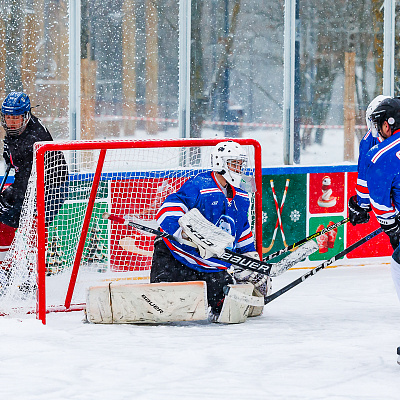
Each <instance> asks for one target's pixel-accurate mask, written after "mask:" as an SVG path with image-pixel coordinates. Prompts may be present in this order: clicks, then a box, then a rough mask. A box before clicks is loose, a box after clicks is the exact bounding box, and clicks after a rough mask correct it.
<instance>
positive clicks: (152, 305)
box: [142, 294, 164, 314]
mask: <svg viewBox="0 0 400 400" xmlns="http://www.w3.org/2000/svg"><path fill="white" fill-rule="evenodd" d="M142 298H143V299H144V300H145V301H146V302H147V303H149V305H150V306H151V307H153V308H154V309H155V310H156V311H158V312H159V313H160V314H162V313H163V312H164V311H163V310H161V308H160V307H158V305H157V304H155V303H153V302H152V301H151V300H150V299H149V298H148V297H147V296H146V295H145V294H142Z"/></svg>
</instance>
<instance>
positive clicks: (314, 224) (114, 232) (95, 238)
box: [7, 165, 392, 271]
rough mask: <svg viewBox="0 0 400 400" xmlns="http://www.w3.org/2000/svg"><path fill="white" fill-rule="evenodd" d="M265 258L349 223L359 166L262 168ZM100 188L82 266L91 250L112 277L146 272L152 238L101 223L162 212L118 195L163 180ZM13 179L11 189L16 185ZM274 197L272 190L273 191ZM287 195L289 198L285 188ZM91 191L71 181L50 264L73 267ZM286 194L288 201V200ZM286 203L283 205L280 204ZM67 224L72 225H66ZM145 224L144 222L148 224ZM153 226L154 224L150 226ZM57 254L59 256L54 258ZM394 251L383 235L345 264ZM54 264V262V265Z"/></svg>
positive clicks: (52, 238) (150, 175) (371, 226)
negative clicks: (325, 193) (129, 247)
mask: <svg viewBox="0 0 400 400" xmlns="http://www.w3.org/2000/svg"><path fill="white" fill-rule="evenodd" d="M262 174H263V177H262V179H263V206H262V207H263V216H262V217H263V218H262V221H263V224H262V231H263V252H264V255H268V254H269V253H271V252H274V251H277V250H279V249H281V248H283V247H284V246H285V245H290V244H292V243H294V242H296V241H299V240H301V239H303V238H304V237H306V236H308V235H311V234H312V233H314V232H316V231H317V229H318V227H320V226H321V225H322V226H323V227H326V226H327V225H328V224H329V223H330V222H333V223H336V222H338V221H340V220H342V219H344V218H346V217H347V203H348V199H349V198H350V197H351V196H353V195H354V194H355V185H356V180H357V167H356V165H346V166H318V167H293V166H287V167H286V166H283V167H273V168H263V170H262ZM326 176H329V178H330V181H331V186H330V188H331V190H332V195H331V197H333V198H335V200H334V201H332V202H331V203H330V204H328V205H329V206H325V207H322V206H321V203H320V201H319V200H320V198H321V195H322V180H323V179H324V178H325V177H326ZM103 178H104V180H102V181H101V182H100V186H99V189H98V192H97V197H96V202H95V207H94V210H93V217H94V218H92V220H91V223H90V226H89V233H88V236H87V239H86V245H85V251H84V253H83V260H84V261H85V260H86V261H87V262H89V263H90V262H91V259H90V257H91V256H93V254H91V251H92V252H93V248H95V249H97V250H96V251H97V254H96V264H97V265H98V266H99V268H100V269H105V270H106V269H107V270H109V271H133V270H136V271H138V270H142V271H145V270H148V269H149V268H150V265H151V255H152V251H153V236H150V235H143V234H142V233H141V232H139V231H135V230H134V232H132V229H130V228H127V227H125V226H123V225H120V226H119V227H118V229H116V228H114V229H110V225H109V223H108V222H107V221H105V220H103V219H102V218H101V215H102V213H103V212H105V211H108V212H112V213H114V214H118V215H126V214H128V213H133V214H136V215H138V214H140V213H141V214H142V215H143V218H148V217H146V216H147V215H150V214H151V212H153V215H154V210H156V209H158V207H159V206H160V205H161V203H162V201H163V200H164V199H163V198H161V197H159V198H157V203H156V204H152V205H151V207H152V208H153V210H136V209H131V208H130V205H129V197H125V198H123V197H121V196H119V195H118V194H119V193H120V192H121V190H122V191H126V190H129V193H130V196H139V195H141V192H142V190H141V187H142V186H143V185H146V186H147V187H148V185H149V182H152V184H153V186H154V191H156V190H157V187H158V184H159V182H158V180H159V179H160V178H162V177H161V176H160V175H159V172H158V173H156V172H154V171H153V172H152V171H147V172H145V173H143V174H142V176H140V177H139V178H138V177H135V178H132V177H130V175H129V173H123V172H122V173H118V174H109V175H107V174H105V175H104V177H103ZM12 181H13V177H9V179H8V180H7V183H12ZM271 183H272V184H273V188H274V191H275V196H276V197H275V198H274V193H273V190H272V185H271ZM286 186H287V188H286V193H285V187H286ZM89 191H90V186H89V183H88V180H87V179H85V180H80V179H79V176H73V177H72V179H71V181H70V188H69V194H68V199H67V201H66V202H65V204H64V205H63V207H62V208H61V210H60V212H59V214H58V215H57V217H56V218H55V219H54V221H53V223H52V224H51V226H50V227H49V230H48V240H49V248H50V249H51V250H52V251H50V252H48V256H47V257H48V260H50V258H51V257H54V256H56V257H61V258H63V259H64V260H70V261H71V262H72V260H73V257H74V255H73V254H68V253H67V252H66V247H65V243H66V241H67V239H68V240H69V241H70V240H71V238H76V241H78V239H79V235H80V227H81V226H82V218H80V219H79V218H77V220H76V223H74V222H72V223H71V221H74V220H73V219H71V215H77V216H78V215H83V211H84V210H85V209H86V207H87V197H88V192H89ZM284 194H285V196H284ZM283 197H285V198H284V203H283V205H282V200H283ZM276 204H278V205H279V208H280V211H281V212H280V214H281V222H282V224H281V225H279V224H278V226H277V220H278V216H277V207H276ZM67 221H68V223H67ZM144 222H146V221H144ZM148 222H153V223H154V220H151V221H150V220H148ZM378 226H379V225H378V223H377V221H376V218H375V217H374V216H373V214H372V213H371V219H370V222H369V223H368V224H363V225H357V226H356V227H353V226H352V225H351V224H350V223H348V224H345V225H342V226H340V227H339V228H338V232H337V235H336V238H335V240H334V243H333V246H332V247H329V248H328V249H327V251H326V252H323V253H320V252H317V253H314V254H313V255H311V256H310V258H309V260H310V261H318V260H326V259H328V258H330V257H332V256H334V255H335V254H337V253H338V252H340V251H341V250H343V249H344V248H347V247H348V246H349V245H351V244H352V243H354V242H356V241H357V240H359V239H360V238H362V237H363V236H365V235H367V234H368V233H370V232H372V231H373V230H375V229H376V228H377V227H378ZM132 236H134V238H135V241H136V242H135V243H136V249H137V252H136V253H135V252H127V251H125V250H123V249H122V248H121V246H120V241H121V240H123V239H124V238H125V237H132ZM284 239H285V240H284ZM54 253H55V254H54ZM391 253H392V250H391V246H390V243H389V240H388V239H387V238H386V236H385V235H383V234H382V235H379V236H377V237H375V238H374V239H372V240H370V241H369V242H367V243H366V244H364V245H363V246H361V247H359V248H358V249H356V250H354V251H353V252H352V253H350V254H348V255H347V257H346V258H349V259H357V258H365V257H383V256H389V255H391ZM50 261H51V260H50Z"/></svg>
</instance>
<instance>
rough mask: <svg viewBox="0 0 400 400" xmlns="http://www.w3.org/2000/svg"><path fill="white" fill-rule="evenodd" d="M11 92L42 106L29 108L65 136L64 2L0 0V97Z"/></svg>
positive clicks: (57, 134) (54, 132) (55, 135)
mask: <svg viewBox="0 0 400 400" xmlns="http://www.w3.org/2000/svg"><path fill="white" fill-rule="evenodd" d="M38 16H40V18H38ZM11 91H24V92H26V93H27V94H28V95H29V97H30V99H31V104H32V107H36V106H37V105H40V106H39V107H37V108H34V109H33V113H34V114H35V115H36V116H38V117H39V118H41V119H42V120H43V121H44V123H45V124H46V126H47V127H48V128H49V130H50V132H51V134H52V136H53V138H54V139H67V138H68V135H69V132H68V2H67V1H63V0H2V1H1V2H0V97H1V102H2V101H3V99H4V97H5V96H6V95H7V94H8V93H9V92H11ZM1 131H2V132H1V135H4V131H3V129H1Z"/></svg>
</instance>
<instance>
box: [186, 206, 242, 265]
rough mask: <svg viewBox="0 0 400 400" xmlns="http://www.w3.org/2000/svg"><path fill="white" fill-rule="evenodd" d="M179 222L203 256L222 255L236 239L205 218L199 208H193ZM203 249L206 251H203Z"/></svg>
mask: <svg viewBox="0 0 400 400" xmlns="http://www.w3.org/2000/svg"><path fill="white" fill-rule="evenodd" d="M178 222H179V225H180V226H181V228H182V231H183V232H184V233H185V234H186V235H187V236H188V237H189V239H190V240H191V241H192V242H193V243H195V244H196V245H197V246H198V247H199V250H200V255H201V256H202V257H203V258H209V257H213V256H217V257H219V256H221V255H222V254H224V251H225V249H226V248H227V247H230V246H231V245H232V243H233V242H234V240H235V238H234V237H233V236H232V235H230V234H229V233H228V232H226V231H224V230H223V229H221V228H218V227H216V226H215V225H214V224H213V223H211V222H210V221H208V220H207V219H206V218H204V217H203V215H202V214H201V213H200V211H199V210H198V209H197V208H192V209H191V210H190V211H189V212H187V213H186V214H185V215H183V216H182V217H181V218H179V221H178ZM203 249H204V250H205V251H204V252H202V251H201V250H203Z"/></svg>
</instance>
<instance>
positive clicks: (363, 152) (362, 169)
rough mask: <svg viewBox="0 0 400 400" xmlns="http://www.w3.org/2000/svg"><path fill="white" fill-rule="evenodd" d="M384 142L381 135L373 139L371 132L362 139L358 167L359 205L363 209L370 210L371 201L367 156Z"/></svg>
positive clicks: (357, 191)
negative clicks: (372, 149)
mask: <svg viewBox="0 0 400 400" xmlns="http://www.w3.org/2000/svg"><path fill="white" fill-rule="evenodd" d="M382 141H383V139H382V138H381V136H380V135H378V137H373V136H372V133H371V131H370V130H369V131H368V132H367V133H366V134H365V135H364V137H363V138H362V139H361V142H360V147H359V155H358V166H357V172H358V175H357V186H356V193H357V203H358V204H359V205H360V206H361V207H363V208H369V206H370V200H369V191H368V185H367V177H366V174H367V171H366V167H367V165H366V162H365V160H366V159H365V158H366V156H367V153H368V151H369V150H370V149H371V148H372V147H374V146H375V145H376V144H379V143H381V142H382Z"/></svg>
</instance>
